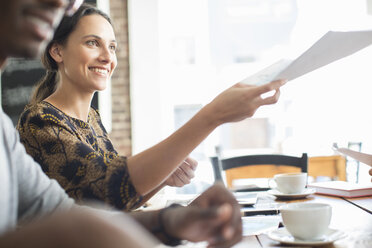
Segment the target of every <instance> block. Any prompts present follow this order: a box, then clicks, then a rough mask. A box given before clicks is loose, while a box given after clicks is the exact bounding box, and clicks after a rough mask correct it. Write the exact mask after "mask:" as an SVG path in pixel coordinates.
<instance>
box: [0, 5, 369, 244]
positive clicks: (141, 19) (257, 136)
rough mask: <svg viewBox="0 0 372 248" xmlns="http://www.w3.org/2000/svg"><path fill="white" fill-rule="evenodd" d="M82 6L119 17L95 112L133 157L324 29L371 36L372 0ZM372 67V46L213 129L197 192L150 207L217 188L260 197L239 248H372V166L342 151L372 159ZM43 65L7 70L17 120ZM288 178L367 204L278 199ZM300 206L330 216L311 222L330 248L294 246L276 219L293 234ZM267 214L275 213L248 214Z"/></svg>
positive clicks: (163, 195)
mask: <svg viewBox="0 0 372 248" xmlns="http://www.w3.org/2000/svg"><path fill="white" fill-rule="evenodd" d="M86 2H90V3H93V4H96V5H97V6H98V7H99V8H100V9H102V10H103V11H105V12H106V13H109V15H110V16H111V18H112V19H113V23H114V27H115V32H116V37H117V40H118V44H119V50H118V52H117V56H118V67H117V69H116V71H115V73H114V75H113V77H112V78H111V84H109V85H108V87H107V89H106V90H105V91H102V92H99V93H98V94H97V95H96V96H95V101H93V103H94V104H96V106H97V107H98V109H99V111H100V113H101V117H102V120H103V124H104V126H105V128H106V130H107V131H108V132H109V134H110V138H111V139H112V141H113V144H114V146H115V148H116V149H117V151H118V152H119V153H120V154H122V155H127V156H130V155H132V154H137V153H139V152H141V151H143V150H145V149H147V148H149V147H151V146H152V145H154V144H156V143H158V142H160V141H161V140H163V139H165V138H166V137H168V136H169V135H170V134H171V133H173V132H174V131H175V130H177V129H178V128H179V127H181V126H182V125H183V124H184V123H185V122H187V121H188V120H189V119H190V118H191V117H192V116H193V115H194V114H195V113H197V112H198V111H199V110H200V109H201V108H202V107H203V106H205V105H206V104H208V103H209V102H210V101H211V100H212V99H213V98H214V97H215V96H217V95H218V93H220V92H222V91H223V90H224V89H226V88H229V87H231V86H232V85H234V84H235V83H237V82H239V81H241V80H243V79H244V78H247V77H249V76H251V75H253V74H255V73H257V72H259V71H261V70H262V69H264V68H266V67H267V66H269V65H271V64H273V63H275V62H276V61H279V60H280V59H283V58H285V59H287V58H289V59H294V58H297V57H298V55H300V54H302V53H303V52H304V51H306V50H307V49H308V48H309V47H311V45H312V44H314V43H315V42H316V41H317V40H319V39H320V38H321V37H322V36H323V35H325V34H326V33H327V32H328V31H342V32H352V31H358V30H371V29H372V0H312V1H306V0H127V1H123V0H96V1H94V0H93V1H86ZM335 46H337V41H336V42H335ZM371 60H372V46H365V47H363V48H362V49H359V50H358V51H357V52H355V53H353V54H351V55H349V56H346V57H343V58H341V59H339V60H336V61H334V62H332V63H330V64H327V65H325V66H322V67H320V68H319V69H316V70H314V71H311V72H309V73H306V74H304V75H301V76H300V77H298V78H295V79H293V80H290V81H288V82H287V83H286V85H284V86H283V87H282V88H281V95H280V98H279V101H278V103H276V104H275V105H268V106H263V107H261V108H259V109H258V111H257V112H256V113H255V114H254V116H253V117H251V118H248V119H245V120H243V121H240V122H237V123H228V124H224V125H222V126H220V127H218V128H217V129H216V130H214V132H213V133H211V134H210V135H209V136H208V137H207V138H206V139H205V140H204V141H203V142H202V143H201V144H200V145H199V146H198V147H197V148H196V149H195V150H194V151H193V152H192V153H191V154H190V156H191V157H192V158H194V159H196V160H197V161H198V167H197V169H196V171H195V177H194V178H193V179H192V181H191V183H190V184H188V185H186V186H183V187H180V188H177V187H165V188H164V189H163V190H162V191H160V192H159V193H158V194H157V195H155V196H154V197H153V198H152V199H150V200H149V203H148V205H147V207H148V208H157V207H159V206H158V205H159V204H169V203H170V202H182V203H186V204H187V202H188V201H190V199H192V198H193V197H194V196H195V195H197V194H199V193H201V192H202V191H204V190H205V189H206V188H208V187H209V186H210V185H212V184H213V183H215V182H217V181H220V182H222V183H223V184H224V185H225V186H226V187H228V188H229V189H231V190H232V191H234V192H238V193H237V198H238V199H243V198H244V197H245V196H247V197H248V196H249V197H252V194H253V198H255V199H254V205H253V206H252V205H250V204H246V206H245V207H244V208H248V209H246V210H247V211H246V212H244V210H242V215H245V217H243V218H245V219H244V220H243V226H245V225H246V226H247V229H249V230H247V231H246V233H245V235H244V238H243V241H242V242H241V243H239V244H237V245H236V247H284V246H285V245H288V244H289V245H293V244H294V245H300V246H302V245H305V246H307V247H312V246H324V247H372V224H371V223H372V198H371V195H372V185H371V176H370V175H369V173H368V172H369V170H370V168H371V167H370V166H371V165H372V163H371V164H368V163H366V162H365V161H360V160H358V158H355V157H352V156H348V155H345V154H344V153H342V152H340V151H339V150H338V148H347V149H351V150H353V151H357V152H362V153H365V154H372V115H371V114H370V112H369V111H370V108H372V97H371V89H372V86H371V85H372V70H371V64H372V63H371V62H370V61H371ZM27 63H28V64H27ZM38 63H39V62H38V61H28V62H27V61H26V62H20V60H14V61H13V60H11V61H10V62H9V65H8V66H7V68H5V70H4V71H3V72H2V75H1V82H2V88H1V94H0V97H1V100H2V106H3V109H4V111H5V112H6V113H8V114H9V115H11V116H14V118H16V117H17V114H19V113H20V112H19V109H16V108H15V107H14V108H13V106H15V105H17V106H18V105H20V106H24V105H25V104H26V103H27V101H28V93H27V92H30V89H31V87H32V86H30V85H32V84H33V83H35V82H29V85H20V86H17V87H16V88H7V87H8V86H7V81H11V78H12V73H13V72H14V71H16V70H17V69H16V66H17V65H18V66H19V65H22V66H25V67H22V68H23V69H24V68H28V69H29V70H30V71H31V70H33V69H35V68H37V66H38V65H39V64H38ZM9 85H12V87H13V85H14V83H11V84H9ZM9 87H10V86H9ZM15 94H16V95H17V96H18V97H17V98H14V97H13V96H14V95H15ZM20 99H21V100H20ZM22 99H23V100H22ZM12 111H13V112H12ZM288 158H290V159H288ZM252 159H253V161H254V162H252V161H251V160H252ZM243 161H244V162H243ZM283 173H292V174H285V175H290V176H291V177H293V176H294V175H295V176H296V178H297V177H298V178H299V177H300V176H299V175H301V177H302V175H303V174H304V173H307V174H305V177H304V178H305V179H303V180H304V181H303V183H304V185H303V187H305V186H306V185H311V184H314V185H316V183H324V182H330V181H343V182H347V183H350V184H353V185H354V186H355V185H360V186H363V187H365V188H366V191H365V192H367V191H368V192H367V193H366V194H369V196H365V195H363V192H364V191H363V192H362V195H354V196H353V197H350V198H349V197H345V196H334V195H335V194H336V195H337V194H338V193H334V194H333V196H329V195H328V196H327V195H324V194H317V191H316V188H315V190H314V188H311V187H307V188H306V189H305V190H304V189H303V188H302V189H300V190H299V191H296V192H292V193H291V192H289V193H288V192H285V190H283V191H282V190H279V189H280V186H281V181H280V180H281V179H278V178H280V177H278V174H283ZM301 180H302V179H301ZM292 186H293V185H292ZM301 187H302V186H301ZM264 189H266V191H264ZM275 190H278V191H277V192H276V191H275ZM270 191H271V192H270ZM274 191H275V192H274ZM244 194H246V195H244ZM249 197H248V198H249ZM159 199H161V200H159ZM164 199H166V200H164ZM245 200H247V199H245ZM164 201H165V203H164ZM242 201H244V199H243V200H242ZM300 203H301V204H302V203H308V204H323V205H327V206H331V207H332V217H331V214H330V212H327V215H325V216H324V217H321V216H322V215H321V214H325V213H323V212H322V213H319V214H318V213H315V211H314V212H312V213H313V214H311V216H312V218H315V219H316V218H318V219H319V220H320V219H329V220H328V223H326V224H324V225H326V226H327V227H328V225H329V228H328V229H327V231H326V232H323V233H322V235H323V236H322V237H323V238H320V239H310V240H311V241H309V239H307V238H306V237H305V238H303V239H301V238H294V239H293V237H292V236H291V235H293V236H294V234H292V231H291V232H290V233H291V234H288V233H283V232H279V231H278V230H281V229H280V228H279V229H278V226H279V227H282V226H283V223H282V219H280V218H281V216H280V215H278V213H279V209H282V215H283V216H282V217H283V218H284V213H286V214H287V212H288V216H287V215H286V218H287V222H286V223H284V225H285V226H287V228H289V226H290V225H295V226H298V225H300V224H298V223H294V224H293V223H289V222H290V220H289V219H291V216H292V215H294V214H293V212H294V211H292V212H291V209H290V207H288V205H291V204H300ZM323 205H322V206H320V205H316V206H315V205H314V208H317V209H318V208H319V209H320V208H321V207H322V208H323V207H324V206H323ZM291 206H292V205H291ZM259 207H261V208H264V210H265V211H267V212H262V214H257V215H255V214H252V216H251V215H250V214H249V212H250V211H251V210H252V211H256V210H257V209H258V208H259ZM244 208H242V209H244ZM249 208H251V209H249ZM288 209H289V210H288ZM292 210H293V209H292ZM270 211H274V212H275V211H276V212H275V213H276V214H272V213H271V212H270ZM319 211H320V210H319ZM322 211H323V210H322ZM324 211H325V210H324ZM326 211H329V209H327V210H326ZM245 213H246V214H245ZM345 213H350V214H349V215H350V216H347V214H345ZM301 215H302V216H305V215H306V213H301ZM292 218H294V219H296V218H297V217H293V216H292ZM329 221H330V224H329ZM314 222H316V223H320V222H321V221H314ZM252 223H253V224H252ZM286 224H287V225H286ZM319 225H320V224H319ZM308 226H310V224H308ZM315 228H319V227H318V226H317V227H315ZM244 230H245V229H244ZM324 237H325V238H324ZM184 245H185V247H205V243H200V244H184Z"/></svg>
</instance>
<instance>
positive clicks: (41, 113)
mask: <svg viewBox="0 0 372 248" xmlns="http://www.w3.org/2000/svg"><path fill="white" fill-rule="evenodd" d="M63 119H65V116H64V114H63V112H61V111H60V110H58V109H57V108H55V107H54V106H53V105H51V104H50V103H48V102H44V101H42V102H39V103H33V104H28V105H26V107H25V109H24V110H23V112H22V114H21V115H20V119H19V122H18V126H23V125H25V124H26V123H27V122H32V123H39V124H41V123H43V122H53V123H60V122H61V121H62V120H63Z"/></svg>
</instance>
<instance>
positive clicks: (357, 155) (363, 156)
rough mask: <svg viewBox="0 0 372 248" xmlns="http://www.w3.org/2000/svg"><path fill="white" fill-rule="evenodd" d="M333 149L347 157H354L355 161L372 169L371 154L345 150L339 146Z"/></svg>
mask: <svg viewBox="0 0 372 248" xmlns="http://www.w3.org/2000/svg"><path fill="white" fill-rule="evenodd" d="M333 149H334V150H335V151H337V152H339V153H341V154H343V155H345V156H349V157H352V158H353V159H355V160H357V161H359V162H362V163H363V164H366V165H369V166H371V167H372V155H371V154H367V153H362V152H357V151H354V150H351V149H349V148H344V147H340V148H339V147H338V146H337V144H333Z"/></svg>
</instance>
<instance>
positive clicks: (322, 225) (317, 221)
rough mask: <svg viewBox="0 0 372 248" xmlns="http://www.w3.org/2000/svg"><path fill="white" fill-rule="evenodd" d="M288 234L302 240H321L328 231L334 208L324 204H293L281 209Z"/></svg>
mask: <svg viewBox="0 0 372 248" xmlns="http://www.w3.org/2000/svg"><path fill="white" fill-rule="evenodd" d="M280 213H281V215H282V219H283V224H284V226H285V228H286V229H287V230H288V232H289V233H290V234H291V235H292V236H293V237H295V238H297V239H301V240H320V239H322V237H323V236H324V234H325V233H326V232H327V230H328V226H329V223H330V221H331V216H332V207H331V206H330V205H328V204H324V203H291V204H288V205H285V206H282V207H281V208H280Z"/></svg>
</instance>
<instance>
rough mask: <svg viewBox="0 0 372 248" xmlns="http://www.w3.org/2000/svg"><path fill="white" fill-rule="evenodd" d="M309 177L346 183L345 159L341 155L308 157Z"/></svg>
mask: <svg viewBox="0 0 372 248" xmlns="http://www.w3.org/2000/svg"><path fill="white" fill-rule="evenodd" d="M308 174H309V176H312V177H314V180H315V181H317V177H329V178H331V180H340V181H346V159H345V157H344V156H341V155H333V156H319V157H309V173H308Z"/></svg>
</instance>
